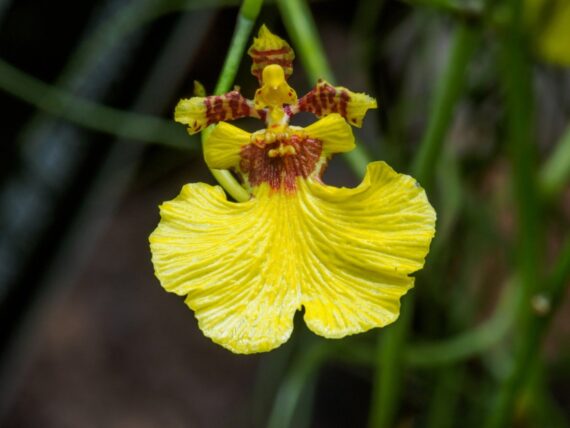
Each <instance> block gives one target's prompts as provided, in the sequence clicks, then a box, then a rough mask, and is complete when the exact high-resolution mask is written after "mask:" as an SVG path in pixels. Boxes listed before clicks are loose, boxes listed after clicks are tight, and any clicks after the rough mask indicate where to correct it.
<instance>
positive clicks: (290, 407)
mask: <svg viewBox="0 0 570 428" xmlns="http://www.w3.org/2000/svg"><path fill="white" fill-rule="evenodd" d="M327 354H328V348H327V346H326V343H324V342H321V343H318V344H316V345H313V346H312V347H311V348H309V349H308V350H304V351H303V352H302V353H301V354H299V355H298V357H297V359H296V361H295V362H294V363H293V365H292V366H291V369H290V370H289V372H288V373H287V375H286V376H285V379H284V380H283V382H282V383H281V386H280V388H279V391H278V392H277V397H276V398H275V403H274V405H273V409H272V411H271V416H270V417H269V423H268V424H267V426H268V427H269V428H288V427H291V426H292V421H293V417H294V415H295V409H296V408H297V404H298V403H299V400H300V398H301V395H302V393H303V390H304V389H305V387H306V385H307V384H308V383H309V381H310V380H311V379H312V377H313V376H314V375H315V373H316V369H317V367H318V366H319V365H320V364H321V363H322V362H323V361H324V359H325V357H326V356H327Z"/></svg>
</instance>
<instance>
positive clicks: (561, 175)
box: [539, 125, 570, 199]
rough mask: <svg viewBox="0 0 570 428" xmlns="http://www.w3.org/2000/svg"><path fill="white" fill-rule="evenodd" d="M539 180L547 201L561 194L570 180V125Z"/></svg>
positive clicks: (543, 168)
mask: <svg viewBox="0 0 570 428" xmlns="http://www.w3.org/2000/svg"><path fill="white" fill-rule="evenodd" d="M539 179H540V187H541V190H542V192H543V194H544V196H545V197H546V198H547V199H550V198H552V197H554V196H555V195H557V194H558V193H560V191H561V190H562V189H563V188H564V185H565V184H566V183H567V181H568V179H570V125H569V126H568V127H567V128H566V130H565V131H564V134H563V135H562V138H561V139H560V142H559V143H558V144H557V145H556V148H555V149H554V153H552V155H551V156H550V158H549V159H548V161H547V162H546V163H545V164H544V166H543V167H542V170H541V172H540V176H539Z"/></svg>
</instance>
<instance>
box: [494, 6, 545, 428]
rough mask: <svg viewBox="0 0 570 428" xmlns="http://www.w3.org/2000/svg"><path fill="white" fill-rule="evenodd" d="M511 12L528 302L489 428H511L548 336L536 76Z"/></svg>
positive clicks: (509, 75) (508, 88) (512, 139)
mask: <svg viewBox="0 0 570 428" xmlns="http://www.w3.org/2000/svg"><path fill="white" fill-rule="evenodd" d="M510 7H511V12H512V16H513V21H512V23H511V28H509V29H508V30H509V31H507V32H505V33H504V40H503V43H502V51H501V52H502V58H501V59H502V60H503V63H502V78H503V86H504V89H505V94H506V107H507V117H508V137H509V144H510V147H509V148H510V156H511V158H512V164H513V188H514V195H515V199H516V205H517V215H518V246H517V250H518V251H517V264H518V270H519V275H520V278H521V281H522V284H521V289H522V290H521V291H522V299H521V301H520V302H519V307H518V316H519V320H518V322H519V326H520V327H519V329H518V331H519V332H520V333H519V337H518V342H517V347H516V348H515V363H514V368H513V370H512V371H511V373H510V374H509V375H508V376H507V378H506V380H505V381H504V382H503V384H502V385H501V388H500V390H499V393H498V396H497V399H496V401H495V407H494V409H492V410H491V411H490V412H489V416H488V418H487V420H486V425H485V426H487V427H489V428H499V427H504V426H508V425H509V424H510V420H511V417H512V413H513V408H514V404H515V401H516V399H517V397H518V395H519V392H520V391H521V389H522V388H523V387H524V385H525V384H526V381H527V373H528V372H529V370H528V368H529V366H530V364H532V361H533V359H534V358H535V356H537V355H538V354H537V352H538V349H537V348H538V345H539V342H540V338H541V333H542V327H541V326H542V321H541V318H540V317H538V316H537V314H536V313H533V311H532V306H531V304H530V303H531V300H532V297H533V296H535V295H536V293H537V292H538V289H539V288H538V287H539V285H540V282H539V271H538V260H539V258H540V253H539V251H540V250H539V247H540V245H539V244H540V231H539V224H540V216H539V210H538V191H537V181H536V177H535V171H536V168H535V163H534V160H535V147H534V144H533V137H532V135H533V131H534V130H533V125H532V117H533V114H532V104H533V103H532V82H531V78H532V76H531V70H530V65H529V63H528V61H527V60H526V58H525V56H524V49H523V43H524V40H523V30H522V8H521V5H520V3H519V2H518V0H511V1H510Z"/></svg>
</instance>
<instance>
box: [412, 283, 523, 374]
mask: <svg viewBox="0 0 570 428" xmlns="http://www.w3.org/2000/svg"><path fill="white" fill-rule="evenodd" d="M518 291H519V287H518V283H516V282H515V281H510V283H509V285H508V286H507V287H506V290H505V293H504V295H503V297H502V298H501V302H500V303H499V305H498V306H497V308H496V309H495V311H494V315H493V316H492V317H491V318H490V319H489V320H488V321H486V322H484V323H483V324H481V325H479V326H478V327H476V328H474V329H472V330H469V331H467V332H465V333H461V334H459V335H457V336H455V337H452V338H450V339H447V340H443V341H440V342H435V343H424V344H422V343H418V344H410V345H408V347H407V349H406V350H405V354H404V355H405V360H406V362H407V363H408V364H409V365H411V366H414V367H433V366H439V365H449V364H453V363H458V362H461V361H464V360H466V359H467V358H471V357H473V356H475V355H477V354H480V353H482V352H484V351H485V350H487V349H488V348H489V347H491V346H493V345H494V344H496V343H498V342H500V341H501V339H503V338H504V337H505V335H506V333H507V332H508V331H509V329H510V327H511V326H512V325H513V323H514V321H515V309H516V307H517V302H518V301H519V298H520V297H519V296H518V295H517V293H518Z"/></svg>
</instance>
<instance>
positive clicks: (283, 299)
mask: <svg viewBox="0 0 570 428" xmlns="http://www.w3.org/2000/svg"><path fill="white" fill-rule="evenodd" d="M161 216H162V220H161V222H160V224H159V226H158V227H157V229H156V230H155V231H154V232H153V234H152V235H151V237H150V242H151V250H152V253H153V263H154V266H155V272H156V275H157V277H158V278H159V279H160V281H161V283H162V286H163V287H164V288H165V289H166V290H168V291H170V292H174V293H177V294H180V295H187V298H186V302H187V304H188V305H189V306H190V308H192V309H193V310H194V311H195V314H196V318H197V319H198V322H199V326H200V328H201V329H202V331H203V332H204V334H205V335H206V336H208V337H210V338H212V340H214V341H215V342H216V343H219V344H220V345H222V346H224V347H226V348H228V349H230V350H231V351H233V352H238V353H253V352H263V351H268V350H271V349H273V348H275V347H277V346H279V345H280V344H282V343H283V342H285V341H286V340H287V339H288V337H289V336H290V334H291V331H292V328H293V316H294V313H295V311H296V310H298V309H300V308H301V306H304V307H305V321H306V322H307V325H308V326H309V328H310V329H311V330H313V331H314V332H315V333H317V334H320V335H322V336H325V337H331V338H337V337H343V336H346V335H347V334H353V333H358V332H362V331H366V330H368V329H370V328H373V327H380V326H384V325H386V324H388V323H390V322H392V321H394V320H395V319H396V318H397V317H398V313H399V298H400V297H401V296H402V295H403V294H404V293H405V292H406V291H407V290H408V289H409V288H410V287H412V285H413V278H410V277H409V276H408V275H409V274H410V273H412V272H414V271H416V270H418V269H420V268H421V267H422V266H423V262H424V257H425V255H426V254H427V252H428V249H429V244H430V241H431V238H432V237H433V235H434V231H435V229H434V227H435V226H434V225H435V213H434V211H433V208H432V207H431V205H430V204H429V202H428V201H427V198H426V196H425V193H424V191H423V190H422V189H421V188H420V187H419V186H418V185H417V183H416V182H415V180H414V179H412V178H411V177H408V176H405V175H400V174H397V173H396V172H394V171H393V170H392V169H391V168H390V167H388V166H387V165H386V164H385V163H383V162H376V163H373V164H370V165H369V168H368V172H367V175H366V178H365V179H364V181H363V182H362V184H361V185H360V186H358V187H357V188H355V189H346V188H341V189H337V188H333V187H329V186H324V185H322V184H320V183H318V182H317V181H313V180H310V179H309V180H303V179H299V186H298V190H297V191H296V192H295V193H293V194H286V193H282V192H272V191H271V190H270V189H269V186H268V185H265V184H264V185H262V186H260V187H259V188H258V189H257V191H256V193H255V198H253V199H252V200H250V201H248V202H244V203H233V202H229V201H227V200H226V198H225V195H224V193H223V191H222V190H221V189H220V188H219V187H212V186H208V185H205V184H192V185H186V186H185V187H184V188H183V190H182V193H181V194H180V195H179V196H178V197H177V198H176V199H174V200H173V201H171V202H167V203H165V204H163V205H162V206H161Z"/></svg>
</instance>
